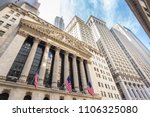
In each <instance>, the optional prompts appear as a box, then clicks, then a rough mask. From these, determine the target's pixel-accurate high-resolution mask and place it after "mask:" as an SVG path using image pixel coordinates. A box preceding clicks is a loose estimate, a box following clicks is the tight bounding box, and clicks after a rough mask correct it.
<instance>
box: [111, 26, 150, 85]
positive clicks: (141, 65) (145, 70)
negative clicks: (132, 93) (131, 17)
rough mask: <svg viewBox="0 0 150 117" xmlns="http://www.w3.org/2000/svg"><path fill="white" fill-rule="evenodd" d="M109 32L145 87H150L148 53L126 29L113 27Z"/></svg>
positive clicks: (149, 57)
mask: <svg viewBox="0 0 150 117" xmlns="http://www.w3.org/2000/svg"><path fill="white" fill-rule="evenodd" d="M111 32H112V34H113V35H114V37H115V39H116V41H117V42H118V44H119V45H120V47H121V48H122V50H123V51H124V53H125V54H126V55H127V57H128V59H129V60H130V61H131V63H132V65H133V66H134V68H135V69H136V71H137V72H138V74H139V76H140V77H141V78H142V80H143V81H144V82H145V84H146V86H147V87H150V51H149V50H148V49H147V48H146V47H145V46H144V45H143V44H142V43H141V42H140V40H139V39H138V38H137V37H136V36H135V35H134V34H133V33H132V32H131V31H130V30H129V29H127V28H126V27H122V26H121V25H115V26H113V28H112V29H111Z"/></svg>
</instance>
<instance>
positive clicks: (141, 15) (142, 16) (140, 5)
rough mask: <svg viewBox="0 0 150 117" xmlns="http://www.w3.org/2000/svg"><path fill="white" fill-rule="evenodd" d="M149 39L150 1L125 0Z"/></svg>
mask: <svg viewBox="0 0 150 117" xmlns="http://www.w3.org/2000/svg"><path fill="white" fill-rule="evenodd" d="M126 2H127V3H128V5H129V7H130V8H131V10H132V11H133V13H134V15H135V16H136V17H137V19H138V21H139V22H140V24H141V25H142V27H143V28H144V30H145V32H146V33H147V34H148V36H149V38H150V0H126Z"/></svg>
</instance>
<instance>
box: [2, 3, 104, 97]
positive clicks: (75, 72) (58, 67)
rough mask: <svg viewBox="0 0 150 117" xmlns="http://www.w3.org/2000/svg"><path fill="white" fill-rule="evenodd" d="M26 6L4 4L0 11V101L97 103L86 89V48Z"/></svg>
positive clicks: (87, 79)
mask: <svg viewBox="0 0 150 117" xmlns="http://www.w3.org/2000/svg"><path fill="white" fill-rule="evenodd" d="M26 7H27V4H24V5H23V6H22V7H18V6H16V5H14V4H9V5H7V6H5V7H3V8H2V9H1V11H0V40H1V41H0V98H1V99H9V100H14V99H15V100H23V99H25V100H26V99H28V100H30V99H32V100H43V99H44V100H50V99H51V100H76V99H79V100H89V99H90V100H91V99H97V100H100V99H101V96H99V94H95V96H92V95H91V94H89V93H88V91H87V86H88V83H89V82H90V81H91V78H92V77H91V75H90V74H89V70H90V69H89V66H90V64H91V61H90V58H91V56H92V55H91V53H90V52H89V51H88V49H87V47H88V46H87V45H86V44H85V43H83V42H81V41H79V40H78V39H76V38H74V37H73V36H71V35H69V34H68V33H66V32H64V31H62V30H60V29H58V28H56V27H55V26H53V25H51V24H49V23H47V22H46V21H44V20H42V19H41V18H39V17H38V16H37V15H35V14H34V13H32V12H30V11H28V10H25V8H26ZM28 7H29V6H28ZM33 12H34V11H33ZM36 75H37V76H36ZM35 77H38V79H37V81H36V82H35ZM68 78H69V80H68ZM66 81H68V85H69V84H71V92H68V90H67V87H66V85H65V82H66ZM35 83H36V84H35ZM35 85H36V88H35ZM68 88H69V87H68Z"/></svg>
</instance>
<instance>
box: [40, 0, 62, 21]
mask: <svg viewBox="0 0 150 117" xmlns="http://www.w3.org/2000/svg"><path fill="white" fill-rule="evenodd" d="M39 2H40V3H41V5H40V8H39V11H40V14H39V17H41V18H42V19H44V20H46V21H47V22H50V23H51V24H53V23H54V19H55V17H56V16H59V15H60V10H59V9H60V0H53V1H52V0H39Z"/></svg>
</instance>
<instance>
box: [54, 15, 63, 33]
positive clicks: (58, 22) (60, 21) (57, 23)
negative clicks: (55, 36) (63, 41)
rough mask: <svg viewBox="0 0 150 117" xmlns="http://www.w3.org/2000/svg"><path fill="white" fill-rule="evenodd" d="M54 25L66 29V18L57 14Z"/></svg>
mask: <svg viewBox="0 0 150 117" xmlns="http://www.w3.org/2000/svg"><path fill="white" fill-rule="evenodd" d="M54 25H55V26H56V27H57V28H59V29H61V30H64V28H65V24H64V20H63V18H62V17H58V16H56V17H55V22H54Z"/></svg>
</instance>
